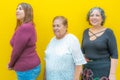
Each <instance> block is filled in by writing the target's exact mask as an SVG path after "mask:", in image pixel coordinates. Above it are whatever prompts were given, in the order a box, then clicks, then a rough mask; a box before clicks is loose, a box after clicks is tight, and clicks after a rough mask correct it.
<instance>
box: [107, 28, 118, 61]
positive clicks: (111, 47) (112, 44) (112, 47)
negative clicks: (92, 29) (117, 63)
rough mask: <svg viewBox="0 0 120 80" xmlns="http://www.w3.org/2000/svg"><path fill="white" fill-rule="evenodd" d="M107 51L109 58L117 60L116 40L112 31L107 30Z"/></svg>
mask: <svg viewBox="0 0 120 80" xmlns="http://www.w3.org/2000/svg"><path fill="white" fill-rule="evenodd" d="M108 50H109V53H110V56H111V58H115V59H118V50H117V43H116V38H115V36H114V33H113V31H112V30H109V33H108Z"/></svg>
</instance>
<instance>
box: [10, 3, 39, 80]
mask: <svg viewBox="0 0 120 80" xmlns="http://www.w3.org/2000/svg"><path fill="white" fill-rule="evenodd" d="M16 17H17V25H16V28H15V33H14V35H13V37H12V39H11V46H12V48H13V50H12V55H11V60H10V63H9V66H8V68H9V69H10V70H11V69H13V70H15V71H16V73H17V77H18V80H36V78H37V76H38V75H39V73H40V59H39V57H38V55H37V53H36V31H35V28H34V22H33V9H32V7H31V5H30V4H28V3H20V4H19V5H18V7H17V9H16Z"/></svg>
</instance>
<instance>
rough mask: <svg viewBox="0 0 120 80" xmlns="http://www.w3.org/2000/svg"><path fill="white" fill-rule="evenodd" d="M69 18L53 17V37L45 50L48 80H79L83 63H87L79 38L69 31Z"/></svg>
mask: <svg viewBox="0 0 120 80" xmlns="http://www.w3.org/2000/svg"><path fill="white" fill-rule="evenodd" d="M67 27H68V23H67V19H66V18H65V17H63V16H56V17H55V18H54V19H53V32H54V34H55V37H53V38H52V39H51V41H50V43H49V45H48V47H47V49H46V51H45V53H46V80H79V76H80V73H81V71H82V65H83V64H85V63H86V61H85V59H84V57H83V55H82V52H81V50H80V44H79V40H78V39H77V38H76V37H75V36H74V35H73V34H69V33H67Z"/></svg>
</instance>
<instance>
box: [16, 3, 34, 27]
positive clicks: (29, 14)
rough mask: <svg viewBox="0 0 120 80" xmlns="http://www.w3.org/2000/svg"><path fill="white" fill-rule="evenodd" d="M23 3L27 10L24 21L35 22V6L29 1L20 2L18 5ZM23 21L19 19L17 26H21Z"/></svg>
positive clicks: (24, 8) (25, 10)
mask: <svg viewBox="0 0 120 80" xmlns="http://www.w3.org/2000/svg"><path fill="white" fill-rule="evenodd" d="M19 5H21V7H22V8H23V10H24V12H25V17H24V19H23V23H27V22H33V8H32V6H31V5H30V4H28V3H24V2H22V3H20V4H18V6H19ZM21 24H22V23H21V22H20V20H17V25H16V28H17V27H18V26H20V25H21Z"/></svg>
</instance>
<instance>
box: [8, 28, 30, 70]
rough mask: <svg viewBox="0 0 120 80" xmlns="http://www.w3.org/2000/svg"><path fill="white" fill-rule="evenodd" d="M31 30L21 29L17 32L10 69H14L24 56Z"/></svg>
mask: <svg viewBox="0 0 120 80" xmlns="http://www.w3.org/2000/svg"><path fill="white" fill-rule="evenodd" d="M30 33H31V30H30V29H29V27H22V26H21V27H20V28H19V30H18V31H17V32H16V35H15V39H14V43H13V44H14V45H13V50H12V55H11V60H10V63H9V67H10V68H12V67H14V65H15V63H16V62H17V60H18V59H19V57H20V56H21V55H22V52H23V51H24V48H25V46H26V44H27V42H28V40H29V37H30Z"/></svg>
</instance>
